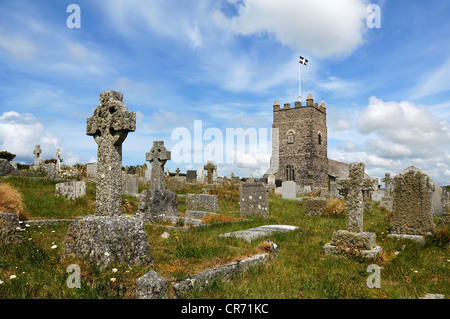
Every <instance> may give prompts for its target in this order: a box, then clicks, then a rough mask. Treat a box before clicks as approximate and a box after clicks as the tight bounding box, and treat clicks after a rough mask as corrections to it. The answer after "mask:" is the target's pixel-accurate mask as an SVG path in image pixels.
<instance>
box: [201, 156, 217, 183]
mask: <svg viewBox="0 0 450 319" xmlns="http://www.w3.org/2000/svg"><path fill="white" fill-rule="evenodd" d="M203 169H204V170H206V171H207V172H208V174H207V183H208V184H212V183H213V182H214V170H216V177H217V166H216V165H214V163H213V161H211V160H209V161H208V163H207V164H206V165H205V166H204V167H203Z"/></svg>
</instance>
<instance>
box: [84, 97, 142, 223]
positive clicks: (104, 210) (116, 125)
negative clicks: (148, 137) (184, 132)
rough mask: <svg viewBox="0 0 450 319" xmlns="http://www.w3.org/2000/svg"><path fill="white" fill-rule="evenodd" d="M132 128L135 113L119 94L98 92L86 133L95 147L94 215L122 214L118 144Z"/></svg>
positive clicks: (120, 166)
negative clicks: (95, 186) (98, 97)
mask: <svg viewBox="0 0 450 319" xmlns="http://www.w3.org/2000/svg"><path fill="white" fill-rule="evenodd" d="M135 130H136V113H135V112H131V111H128V109H127V107H126V106H125V104H123V94H122V93H119V92H116V91H105V92H102V93H100V102H99V105H98V106H97V107H96V108H95V110H94V115H93V116H92V117H89V118H88V119H87V123H86V135H89V136H92V137H94V140H95V142H96V143H97V145H98V149H97V179H96V182H97V191H96V207H95V214H96V215H99V216H120V215H121V213H122V143H123V142H124V140H125V138H126V137H127V135H128V132H134V131H135Z"/></svg>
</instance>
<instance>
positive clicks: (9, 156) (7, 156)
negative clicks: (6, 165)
mask: <svg viewBox="0 0 450 319" xmlns="http://www.w3.org/2000/svg"><path fill="white" fill-rule="evenodd" d="M14 157H16V154H13V153H10V152H7V151H1V152H0V158H4V159H6V160H7V161H8V162H11V161H12V160H13V159H14Z"/></svg>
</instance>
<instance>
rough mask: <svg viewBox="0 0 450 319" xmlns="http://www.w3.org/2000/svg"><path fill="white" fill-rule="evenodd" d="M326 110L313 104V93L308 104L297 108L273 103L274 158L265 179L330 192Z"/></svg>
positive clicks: (299, 105)
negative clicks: (328, 190) (289, 182)
mask: <svg viewBox="0 0 450 319" xmlns="http://www.w3.org/2000/svg"><path fill="white" fill-rule="evenodd" d="M326 119H327V110H326V106H325V103H324V102H322V104H321V105H318V104H317V103H314V99H313V97H312V96H311V94H309V95H308V97H307V98H306V105H305V106H302V105H301V102H295V107H291V105H290V104H284V107H283V108H280V104H279V103H278V101H275V103H274V104H273V125H272V158H271V160H270V168H269V170H268V171H267V172H266V174H265V176H268V175H269V174H273V175H275V180H281V181H289V180H292V181H295V182H296V183H297V185H300V186H301V187H304V186H311V188H312V189H324V190H326V189H328V155H327V123H326Z"/></svg>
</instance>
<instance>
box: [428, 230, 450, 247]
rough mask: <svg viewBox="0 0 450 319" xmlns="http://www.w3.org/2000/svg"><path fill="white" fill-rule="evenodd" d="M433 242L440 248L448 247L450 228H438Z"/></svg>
mask: <svg viewBox="0 0 450 319" xmlns="http://www.w3.org/2000/svg"><path fill="white" fill-rule="evenodd" d="M431 240H432V242H433V243H435V244H437V245H438V246H447V245H449V244H450V230H449V228H448V226H446V225H444V226H436V228H435V229H434V233H433V236H432V238H431Z"/></svg>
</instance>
